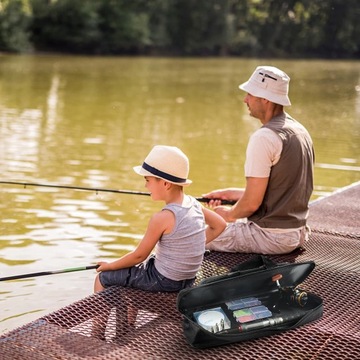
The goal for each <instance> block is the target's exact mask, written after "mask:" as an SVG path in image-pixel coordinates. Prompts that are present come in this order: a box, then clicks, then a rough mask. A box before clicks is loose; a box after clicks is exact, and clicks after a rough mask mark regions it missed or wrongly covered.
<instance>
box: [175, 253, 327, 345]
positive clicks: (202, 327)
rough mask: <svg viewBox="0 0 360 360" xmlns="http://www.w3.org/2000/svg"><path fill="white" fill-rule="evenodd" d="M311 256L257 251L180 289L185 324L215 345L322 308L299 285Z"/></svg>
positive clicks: (304, 318)
mask: <svg viewBox="0 0 360 360" xmlns="http://www.w3.org/2000/svg"><path fill="white" fill-rule="evenodd" d="M314 267H315V263H314V262H313V261H307V262H302V263H275V262H273V261H271V260H270V259H268V258H267V257H265V256H261V255H259V256H256V257H254V258H252V259H250V260H249V261H247V262H244V263H242V264H240V265H238V266H237V267H236V268H235V269H232V270H231V272H229V273H227V274H225V275H219V276H214V277H210V278H207V279H204V280H203V281H202V282H201V283H200V284H199V285H198V286H195V287H193V288H187V289H184V290H182V291H180V292H179V294H178V297H177V308H178V310H179V311H180V312H181V313H182V314H183V330H184V335H185V337H186V340H187V341H188V343H189V344H191V345H192V346H194V347H197V348H207V347H212V346H219V345H224V344H229V343H233V342H238V341H244V340H249V339H254V338H258V337H262V336H268V335H272V334H276V333H279V332H283V331H286V330H290V329H294V328H296V327H298V326H301V325H304V324H306V323H308V322H310V321H313V320H316V319H318V318H320V317H321V316H322V314H323V303H322V299H321V298H320V297H319V296H317V295H315V294H313V293H311V292H307V291H306V290H304V289H302V288H301V283H302V282H303V281H304V280H305V279H306V277H307V276H308V275H309V274H310V273H311V272H312V270H313V269H314Z"/></svg>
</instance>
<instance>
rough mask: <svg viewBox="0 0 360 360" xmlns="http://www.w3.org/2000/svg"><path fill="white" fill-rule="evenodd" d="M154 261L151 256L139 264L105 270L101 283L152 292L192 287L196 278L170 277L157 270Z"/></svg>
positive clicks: (101, 274)
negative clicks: (180, 278)
mask: <svg viewBox="0 0 360 360" xmlns="http://www.w3.org/2000/svg"><path fill="white" fill-rule="evenodd" d="M154 261H155V257H154V256H151V257H150V258H149V259H148V260H147V261H146V262H143V263H141V264H139V265H137V266H132V267H130V268H125V269H119V270H111V271H103V272H101V273H100V274H99V279H100V282H101V285H102V286H103V287H104V288H107V287H109V286H113V285H118V286H124V287H131V288H135V289H141V290H145V291H150V292H159V291H161V292H175V291H180V290H182V289H184V288H187V287H191V286H192V284H193V283H194V281H195V278H193V279H187V280H180V281H176V280H171V279H168V278H167V277H165V276H163V275H161V274H160V273H159V272H158V271H157V270H156V268H155V262H154Z"/></svg>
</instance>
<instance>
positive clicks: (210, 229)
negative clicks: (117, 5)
mask: <svg viewBox="0 0 360 360" xmlns="http://www.w3.org/2000/svg"><path fill="white" fill-rule="evenodd" d="M203 213H204V217H205V222H206V224H207V228H206V232H205V234H206V243H209V242H210V241H212V240H214V239H215V238H216V237H218V236H219V235H220V234H221V233H222V232H223V231H224V229H225V227H226V221H225V220H224V219H223V218H222V217H221V216H220V215H218V214H216V212H214V211H212V210H210V209H207V208H205V207H203Z"/></svg>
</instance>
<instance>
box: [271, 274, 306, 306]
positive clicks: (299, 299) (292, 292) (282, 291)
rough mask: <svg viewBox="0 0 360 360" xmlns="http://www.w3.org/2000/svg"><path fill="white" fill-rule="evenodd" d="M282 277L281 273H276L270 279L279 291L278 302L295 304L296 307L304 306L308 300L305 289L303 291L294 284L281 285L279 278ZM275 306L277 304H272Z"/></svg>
mask: <svg viewBox="0 0 360 360" xmlns="http://www.w3.org/2000/svg"><path fill="white" fill-rule="evenodd" d="M281 279H282V275H281V274H276V275H274V276H273V277H272V281H273V282H275V283H276V285H277V287H278V289H279V292H278V299H277V301H278V302H279V303H280V304H285V305H295V306H298V307H304V306H305V305H306V304H307V301H308V295H307V293H306V291H303V290H301V289H299V288H297V287H296V286H289V287H285V286H281V285H280V280H281ZM274 307H275V308H276V307H277V306H276V305H274Z"/></svg>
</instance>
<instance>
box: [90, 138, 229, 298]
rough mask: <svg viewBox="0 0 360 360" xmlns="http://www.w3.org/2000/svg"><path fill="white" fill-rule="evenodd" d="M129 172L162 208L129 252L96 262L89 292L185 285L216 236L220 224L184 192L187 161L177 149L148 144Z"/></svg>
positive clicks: (155, 289) (173, 288) (167, 289)
mask: <svg viewBox="0 0 360 360" xmlns="http://www.w3.org/2000/svg"><path fill="white" fill-rule="evenodd" d="M134 171H135V172H136V173H137V174H139V175H142V176H144V177H145V186H146V188H147V189H148V190H149V191H150V193H151V198H152V199H153V200H155V201H164V202H165V207H164V208H163V209H162V210H161V211H160V212H158V213H156V214H154V215H153V216H152V217H151V219H150V221H149V224H148V227H147V230H146V232H145V235H144V237H143V239H142V240H141V242H140V243H139V245H138V246H137V248H136V249H135V250H133V251H131V252H129V253H128V254H126V255H124V256H122V257H121V258H120V259H118V260H115V261H113V262H111V263H107V262H102V261H101V262H98V265H100V266H99V268H98V269H97V271H98V272H99V274H98V275H97V277H96V279H95V284H94V291H95V292H97V291H101V290H103V289H104V288H106V287H109V286H112V285H120V286H125V287H133V288H137V289H142V290H146V291H152V292H158V291H161V292H173V291H179V290H181V289H183V288H186V287H189V286H191V285H192V284H193V282H194V280H195V276H196V273H197V271H198V270H199V269H200V266H201V263H202V260H203V256H204V252H205V243H208V242H210V241H211V240H213V239H214V238H216V237H217V236H218V235H220V234H221V233H222V231H223V230H224V229H225V226H226V222H225V220H223V218H222V217H221V216H219V215H217V214H216V213H215V212H214V211H212V210H210V209H207V208H204V207H203V206H202V205H201V204H200V203H199V202H198V201H197V200H196V199H195V198H193V197H191V196H189V195H186V194H185V193H184V187H185V186H187V185H189V184H191V180H189V179H188V174H189V160H188V158H187V157H186V155H185V154H184V153H183V152H182V151H181V150H180V149H178V148H176V147H172V146H165V145H157V146H154V148H153V149H152V150H151V151H150V153H149V155H148V156H147V157H146V159H145V161H144V163H143V164H142V165H141V166H136V167H134ZM206 225H207V226H206ZM154 248H155V254H154V255H150V254H151V253H152V251H153V249H154Z"/></svg>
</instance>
